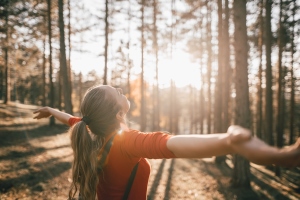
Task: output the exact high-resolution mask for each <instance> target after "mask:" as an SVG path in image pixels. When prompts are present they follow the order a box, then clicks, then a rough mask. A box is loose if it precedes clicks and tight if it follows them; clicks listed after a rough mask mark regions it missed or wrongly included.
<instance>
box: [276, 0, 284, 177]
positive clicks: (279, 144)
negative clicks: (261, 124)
mask: <svg viewBox="0 0 300 200" xmlns="http://www.w3.org/2000/svg"><path fill="white" fill-rule="evenodd" d="M281 18H282V0H280V11H279V30H278V40H277V44H278V85H277V86H278V87H277V110H278V111H277V138H276V146H277V147H279V148H280V147H282V146H283V129H284V117H283V114H284V112H283V107H284V105H283V84H282V82H283V76H282V51H283V44H282V19H281ZM275 174H276V176H280V168H279V167H276V169H275Z"/></svg>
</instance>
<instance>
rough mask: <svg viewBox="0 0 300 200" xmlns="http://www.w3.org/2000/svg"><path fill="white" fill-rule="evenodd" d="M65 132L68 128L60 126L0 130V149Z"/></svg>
mask: <svg viewBox="0 0 300 200" xmlns="http://www.w3.org/2000/svg"><path fill="white" fill-rule="evenodd" d="M49 130H51V131H49ZM67 130H68V126H66V125H61V124H58V125H54V126H51V127H49V125H44V126H37V127H34V128H33V129H29V127H28V125H27V124H24V129H23V130H16V131H13V130H1V132H0V138H1V140H0V148H1V147H5V146H11V145H20V144H24V143H25V142H27V140H28V139H34V138H41V137H47V136H53V135H57V134H63V133H66V132H67Z"/></svg>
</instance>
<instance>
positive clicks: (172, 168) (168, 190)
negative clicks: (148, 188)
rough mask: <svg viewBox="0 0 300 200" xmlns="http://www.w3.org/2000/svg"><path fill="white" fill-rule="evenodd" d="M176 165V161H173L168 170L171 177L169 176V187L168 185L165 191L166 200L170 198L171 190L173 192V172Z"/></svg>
mask: <svg viewBox="0 0 300 200" xmlns="http://www.w3.org/2000/svg"><path fill="white" fill-rule="evenodd" d="M174 164H175V159H172V160H171V164H170V168H169V170H168V172H169V176H168V180H167V185H166V189H165V197H164V200H168V199H169V198H170V190H171V182H172V175H173V171H174Z"/></svg>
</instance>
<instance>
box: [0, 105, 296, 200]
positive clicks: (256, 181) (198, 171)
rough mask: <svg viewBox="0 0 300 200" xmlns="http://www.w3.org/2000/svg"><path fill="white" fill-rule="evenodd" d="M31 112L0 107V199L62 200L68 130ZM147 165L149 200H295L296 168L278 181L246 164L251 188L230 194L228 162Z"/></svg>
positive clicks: (155, 162) (25, 107)
mask: <svg viewBox="0 0 300 200" xmlns="http://www.w3.org/2000/svg"><path fill="white" fill-rule="evenodd" d="M36 108H37V107H35V106H29V105H23V104H15V103H10V104H8V105H3V104H1V103H0V200H11V199H24V200H26V199H28V200H32V199H47V200H48V199H53V200H59V199H64V200H65V199H67V194H68V189H69V186H70V170H71V160H72V150H71V148H70V144H69V136H68V134H67V133H66V131H67V129H68V127H67V126H65V125H62V124H57V125H55V126H53V127H49V126H48V121H49V119H44V120H39V121H37V120H34V119H32V117H33V114H32V111H33V110H34V109H36ZM228 161H229V160H228ZM150 162H151V164H152V170H151V176H150V180H149V186H148V199H149V200H156V199H164V200H168V199H174V200H175V199H188V200H189V199H203V200H205V199H207V200H210V199H216V200H221V199H225V200H233V199H249V200H253V199H276V200H277V199H293V200H294V199H295V200H296V199H300V183H299V181H300V176H299V174H300V172H299V171H300V170H299V169H295V170H293V171H292V170H287V169H285V170H284V175H283V177H282V178H278V177H275V176H274V173H273V172H271V171H270V170H268V169H267V168H265V167H261V166H256V165H251V173H252V175H251V189H235V188H232V187H230V176H231V172H232V168H231V167H230V166H231V165H230V162H228V164H226V165H225V164H224V165H222V166H217V165H215V164H214V160H213V159H203V160H199V159H166V160H150ZM295 172H296V173H295ZM292 173H293V174H292Z"/></svg>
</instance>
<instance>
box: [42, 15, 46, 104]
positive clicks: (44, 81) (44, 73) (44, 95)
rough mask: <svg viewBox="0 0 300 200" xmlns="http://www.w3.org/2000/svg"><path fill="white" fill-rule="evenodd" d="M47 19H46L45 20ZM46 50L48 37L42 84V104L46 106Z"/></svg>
mask: <svg viewBox="0 0 300 200" xmlns="http://www.w3.org/2000/svg"><path fill="white" fill-rule="evenodd" d="M45 21H46V20H45ZM45 51H46V39H45V38H43V65H42V81H43V85H42V96H43V99H42V105H43V106H46V72H45V71H46V55H45Z"/></svg>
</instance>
